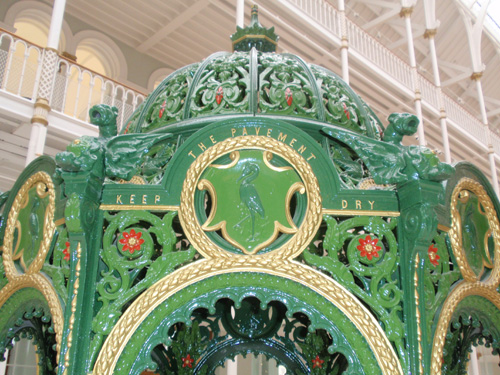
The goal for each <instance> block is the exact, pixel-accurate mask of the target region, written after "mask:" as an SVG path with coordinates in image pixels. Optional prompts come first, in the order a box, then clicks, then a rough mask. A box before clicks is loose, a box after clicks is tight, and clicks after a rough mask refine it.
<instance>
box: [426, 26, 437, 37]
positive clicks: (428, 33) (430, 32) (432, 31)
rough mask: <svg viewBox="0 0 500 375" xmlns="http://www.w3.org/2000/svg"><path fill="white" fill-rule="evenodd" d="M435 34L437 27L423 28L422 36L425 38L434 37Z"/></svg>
mask: <svg viewBox="0 0 500 375" xmlns="http://www.w3.org/2000/svg"><path fill="white" fill-rule="evenodd" d="M436 34H437V28H436V29H425V33H424V38H425V39H431V38H434V37H435V36H436Z"/></svg>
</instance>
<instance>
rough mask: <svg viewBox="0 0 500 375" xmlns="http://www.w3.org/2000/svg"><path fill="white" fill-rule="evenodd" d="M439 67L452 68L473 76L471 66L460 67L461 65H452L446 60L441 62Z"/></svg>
mask: <svg viewBox="0 0 500 375" xmlns="http://www.w3.org/2000/svg"><path fill="white" fill-rule="evenodd" d="M439 66H440V67H446V68H450V69H453V70H455V71H459V72H467V73H469V74H472V69H471V67H470V66H463V65H459V64H454V63H451V62H449V61H444V60H439Z"/></svg>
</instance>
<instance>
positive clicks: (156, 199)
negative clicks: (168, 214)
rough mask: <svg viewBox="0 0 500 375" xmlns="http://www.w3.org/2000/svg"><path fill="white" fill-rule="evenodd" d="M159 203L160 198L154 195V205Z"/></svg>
mask: <svg viewBox="0 0 500 375" xmlns="http://www.w3.org/2000/svg"><path fill="white" fill-rule="evenodd" d="M159 201H160V196H159V195H155V204H156V203H158V202H159Z"/></svg>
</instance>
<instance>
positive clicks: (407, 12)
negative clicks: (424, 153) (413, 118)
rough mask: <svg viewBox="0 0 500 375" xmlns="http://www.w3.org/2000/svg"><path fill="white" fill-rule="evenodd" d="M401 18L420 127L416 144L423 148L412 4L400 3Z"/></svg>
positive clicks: (423, 137)
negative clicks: (403, 24) (404, 29)
mask: <svg viewBox="0 0 500 375" xmlns="http://www.w3.org/2000/svg"><path fill="white" fill-rule="evenodd" d="M401 3H402V4H401V5H402V8H401V13H400V15H401V17H404V19H405V26H406V37H407V42H408V56H409V59H410V66H411V77H412V83H413V84H412V89H413V91H414V93H415V99H414V100H415V112H416V114H417V117H418V119H419V120H420V125H419V127H418V143H419V145H420V146H425V145H426V142H425V133H424V117H423V116H422V93H421V91H420V85H419V79H418V71H417V60H416V58H415V47H414V45H413V32H412V29H411V14H412V13H413V4H411V3H409V2H408V1H405V0H402V1H401Z"/></svg>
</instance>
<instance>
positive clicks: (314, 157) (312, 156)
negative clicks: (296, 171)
mask: <svg viewBox="0 0 500 375" xmlns="http://www.w3.org/2000/svg"><path fill="white" fill-rule="evenodd" d="M311 159H316V156H314V154H313V153H311V156H309V157H308V158H307V160H308V161H309V160H311Z"/></svg>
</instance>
